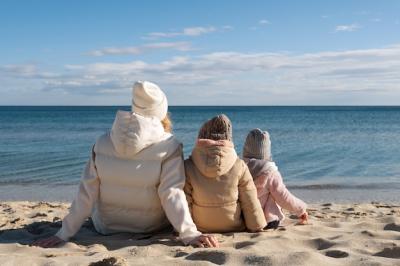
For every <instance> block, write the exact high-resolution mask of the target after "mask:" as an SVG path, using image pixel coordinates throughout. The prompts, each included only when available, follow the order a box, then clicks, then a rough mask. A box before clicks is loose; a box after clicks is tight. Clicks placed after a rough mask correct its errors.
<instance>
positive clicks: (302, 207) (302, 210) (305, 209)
mask: <svg viewBox="0 0 400 266" xmlns="http://www.w3.org/2000/svg"><path fill="white" fill-rule="evenodd" d="M306 211H307V204H305V203H304V205H303V206H301V209H299V211H298V212H297V213H295V214H296V215H297V216H299V217H300V216H301V215H302V214H303V213H305V212H306Z"/></svg>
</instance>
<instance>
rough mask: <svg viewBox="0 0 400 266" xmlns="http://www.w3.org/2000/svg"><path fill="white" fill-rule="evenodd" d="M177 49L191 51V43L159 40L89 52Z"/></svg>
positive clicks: (94, 53) (141, 51)
mask: <svg viewBox="0 0 400 266" xmlns="http://www.w3.org/2000/svg"><path fill="white" fill-rule="evenodd" d="M167 49H168V50H176V51H181V52H182V51H189V50H191V45H190V43H188V42H158V43H148V44H144V45H141V46H132V47H109V48H103V49H100V50H93V51H90V52H88V53H87V54H88V55H91V56H104V55H127V54H134V55H138V54H143V53H148V52H153V51H158V50H167Z"/></svg>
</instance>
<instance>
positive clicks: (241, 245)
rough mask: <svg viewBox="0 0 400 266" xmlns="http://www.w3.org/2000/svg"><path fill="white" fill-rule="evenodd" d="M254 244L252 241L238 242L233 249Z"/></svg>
mask: <svg viewBox="0 0 400 266" xmlns="http://www.w3.org/2000/svg"><path fill="white" fill-rule="evenodd" d="M255 244H256V243H255V242H253V241H243V242H238V243H236V244H235V249H242V248H245V247H250V246H253V245H255Z"/></svg>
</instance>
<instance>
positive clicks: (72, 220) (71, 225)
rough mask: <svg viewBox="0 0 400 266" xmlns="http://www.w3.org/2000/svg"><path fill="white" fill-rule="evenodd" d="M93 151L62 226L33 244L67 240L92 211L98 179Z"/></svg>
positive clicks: (50, 244) (43, 245) (97, 193)
mask: <svg viewBox="0 0 400 266" xmlns="http://www.w3.org/2000/svg"><path fill="white" fill-rule="evenodd" d="M94 158H95V153H94V151H93V149H92V156H91V157H90V159H89V161H88V162H87V164H86V167H85V170H84V171H83V174H82V178H81V181H80V185H79V191H78V194H77V195H76V197H75V199H74V201H73V202H72V205H71V208H70V211H69V213H68V214H67V215H66V216H65V218H64V219H63V221H62V227H61V229H60V230H59V231H58V232H57V234H56V235H55V236H52V237H49V238H46V239H41V240H38V241H36V242H34V243H33V245H37V246H41V247H53V246H56V245H58V244H59V243H61V242H62V241H68V239H69V238H70V237H72V236H73V235H75V234H76V233H77V232H78V231H79V229H80V227H81V226H82V224H83V223H84V222H85V220H86V219H87V217H89V216H90V214H91V213H92V209H93V206H94V203H95V202H96V200H97V198H98V195H99V186H100V181H99V177H98V175H97V170H96V166H95V164H94Z"/></svg>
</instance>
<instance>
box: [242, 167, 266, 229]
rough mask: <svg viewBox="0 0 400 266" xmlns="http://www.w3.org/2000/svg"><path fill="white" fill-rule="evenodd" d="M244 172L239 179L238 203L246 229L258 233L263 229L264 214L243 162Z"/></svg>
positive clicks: (251, 179) (264, 224)
mask: <svg viewBox="0 0 400 266" xmlns="http://www.w3.org/2000/svg"><path fill="white" fill-rule="evenodd" d="M243 164H244V167H245V171H244V173H243V176H242V177H241V178H240V179H239V201H240V205H241V207H242V211H243V215H244V220H245V223H246V227H247V228H248V229H249V230H250V231H259V230H261V229H263V228H264V227H265V226H266V225H267V222H266V221H265V217H264V212H263V210H262V208H261V205H260V202H259V200H258V198H257V189H256V187H255V185H254V182H253V177H252V176H251V174H250V171H249V169H248V168H247V166H246V164H245V163H244V162H243Z"/></svg>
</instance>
